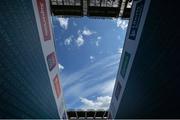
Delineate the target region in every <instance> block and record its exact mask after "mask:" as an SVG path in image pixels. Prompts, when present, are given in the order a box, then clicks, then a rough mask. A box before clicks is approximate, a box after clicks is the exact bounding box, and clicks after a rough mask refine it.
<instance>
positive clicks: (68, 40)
mask: <svg viewBox="0 0 180 120" xmlns="http://www.w3.org/2000/svg"><path fill="white" fill-rule="evenodd" d="M72 37H73V36H70V37H68V38H66V39H65V41H64V45H70V44H71V42H72Z"/></svg>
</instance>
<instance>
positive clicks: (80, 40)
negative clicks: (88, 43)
mask: <svg viewBox="0 0 180 120" xmlns="http://www.w3.org/2000/svg"><path fill="white" fill-rule="evenodd" d="M76 43H77V46H78V47H80V46H82V45H83V44H84V39H83V36H82V35H79V36H78V38H77V40H76Z"/></svg>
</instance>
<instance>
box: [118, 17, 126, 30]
mask: <svg viewBox="0 0 180 120" xmlns="http://www.w3.org/2000/svg"><path fill="white" fill-rule="evenodd" d="M127 26H128V21H127V20H121V19H120V18H119V19H117V27H120V28H121V29H123V30H125V29H126V28H127Z"/></svg>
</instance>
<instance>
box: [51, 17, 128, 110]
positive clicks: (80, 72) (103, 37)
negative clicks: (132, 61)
mask: <svg viewBox="0 0 180 120" xmlns="http://www.w3.org/2000/svg"><path fill="white" fill-rule="evenodd" d="M127 24H128V21H126V20H121V19H92V18H87V17H80V18H72V17H71V18H59V17H53V27H54V33H55V43H56V44H55V45H56V52H57V56H58V62H59V68H60V72H61V73H60V75H61V84H62V87H63V92H64V99H65V103H66V108H67V109H108V107H109V104H110V100H111V96H112V92H113V87H114V82H115V78H116V74H117V70H118V64H119V61H120V57H121V53H122V48H123V43H124V39H125V34H126V28H127Z"/></svg>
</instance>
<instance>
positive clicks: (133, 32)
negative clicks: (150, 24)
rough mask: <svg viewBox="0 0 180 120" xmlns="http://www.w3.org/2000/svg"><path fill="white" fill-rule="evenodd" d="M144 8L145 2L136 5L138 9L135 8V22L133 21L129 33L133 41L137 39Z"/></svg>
mask: <svg viewBox="0 0 180 120" xmlns="http://www.w3.org/2000/svg"><path fill="white" fill-rule="evenodd" d="M143 7H144V0H142V1H140V2H138V3H137V4H136V8H135V12H134V16H133V20H132V25H131V29H130V33H129V39H131V40H135V39H136V35H137V31H138V27H139V23H140V20H141V16H142V11H143Z"/></svg>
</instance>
